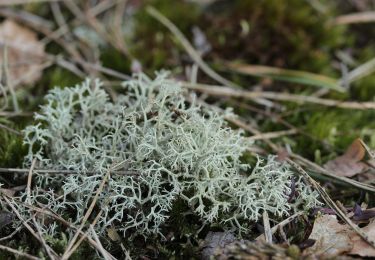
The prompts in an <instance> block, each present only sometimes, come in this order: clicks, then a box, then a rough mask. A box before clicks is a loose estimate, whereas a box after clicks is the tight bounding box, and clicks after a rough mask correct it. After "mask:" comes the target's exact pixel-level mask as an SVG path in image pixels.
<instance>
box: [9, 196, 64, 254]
mask: <svg viewBox="0 0 375 260" xmlns="http://www.w3.org/2000/svg"><path fill="white" fill-rule="evenodd" d="M2 198H3V199H4V200H5V201H6V203H7V204H8V205H9V207H11V208H12V211H13V213H14V214H15V215H16V216H17V218H18V219H19V220H20V221H21V222H22V224H23V225H24V226H25V227H26V228H27V229H28V230H29V231H30V233H31V234H32V235H33V236H34V237H35V238H36V239H37V240H38V241H39V242H40V243H42V244H43V241H42V240H41V238H40V237H39V235H37V234H36V233H35V231H34V229H33V228H32V227H30V225H29V224H27V222H26V221H25V220H24V219H23V218H22V216H21V214H20V213H19V211H18V210H17V209H16V208H15V207H14V205H13V204H12V202H11V201H10V200H9V199H8V198H7V197H6V196H4V195H3V196H2ZM43 245H44V246H45V247H47V248H48V250H49V251H50V252H53V253H54V254H55V255H57V254H56V253H55V252H54V251H53V250H52V248H50V247H49V246H48V245H46V244H43Z"/></svg>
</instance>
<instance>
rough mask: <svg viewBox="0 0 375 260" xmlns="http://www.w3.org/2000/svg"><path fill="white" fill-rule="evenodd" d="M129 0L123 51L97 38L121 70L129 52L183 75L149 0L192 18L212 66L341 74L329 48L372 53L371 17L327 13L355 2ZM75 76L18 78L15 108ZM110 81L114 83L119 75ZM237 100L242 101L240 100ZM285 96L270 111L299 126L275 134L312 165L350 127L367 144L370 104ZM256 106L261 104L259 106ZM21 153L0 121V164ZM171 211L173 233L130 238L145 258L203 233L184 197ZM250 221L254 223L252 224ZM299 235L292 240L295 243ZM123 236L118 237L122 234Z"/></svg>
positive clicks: (56, 50)
mask: <svg viewBox="0 0 375 260" xmlns="http://www.w3.org/2000/svg"><path fill="white" fill-rule="evenodd" d="M130 2H131V5H132V8H134V10H135V11H134V14H132V15H131V20H132V31H131V32H130V33H128V34H127V35H126V36H124V41H125V42H126V44H127V47H128V49H129V53H130V55H129V56H128V57H126V56H125V55H124V54H123V53H121V52H120V51H119V50H118V49H116V48H115V47H113V46H112V45H111V44H108V43H107V44H106V45H104V46H100V47H99V51H100V55H99V60H98V61H99V62H100V63H101V65H102V66H103V67H106V68H110V69H112V70H115V71H120V72H121V73H123V74H127V75H129V74H131V73H132V70H131V64H132V58H133V59H137V60H138V61H139V62H140V63H141V64H142V66H143V70H144V71H145V72H147V73H150V74H151V73H152V72H153V71H155V70H160V69H169V70H172V72H174V74H175V75H177V76H178V77H179V78H182V79H185V74H184V71H185V67H187V66H190V65H191V64H192V59H191V58H190V57H189V56H188V55H187V54H186V52H185V51H184V49H183V47H182V46H181V45H180V44H179V41H178V39H177V38H175V37H174V36H173V35H172V34H171V33H170V32H169V31H168V30H167V29H166V28H165V27H164V26H163V25H161V24H160V23H159V22H157V21H156V20H155V19H154V18H152V17H151V16H150V15H149V14H148V13H147V12H146V10H145V7H146V6H147V5H152V6H154V7H155V8H157V9H158V10H159V11H160V12H161V13H163V14H164V15H165V16H166V17H167V18H169V19H170V20H171V21H172V22H173V23H174V24H175V25H176V26H177V27H178V28H179V29H180V30H181V31H182V32H183V33H184V35H185V36H186V37H187V38H188V39H190V40H191V41H192V38H193V34H192V29H193V27H195V26H197V27H199V28H200V29H201V30H202V32H203V33H204V34H205V36H206V37H207V41H208V43H210V45H211V47H212V50H211V51H210V52H209V53H208V54H207V55H206V56H205V60H206V61H207V62H208V63H209V64H211V65H215V64H216V65H217V68H219V69H220V64H221V62H223V61H236V60H237V61H241V62H244V63H248V64H260V65H267V66H275V67H283V68H288V69H294V70H304V71H309V72H314V73H320V74H322V75H326V76H331V77H335V78H340V77H341V75H342V72H341V70H340V65H339V64H340V62H341V60H340V59H339V57H338V56H337V52H338V51H344V52H346V53H348V54H350V55H351V58H352V59H353V60H354V63H353V64H346V66H347V67H348V69H349V70H350V69H353V68H355V67H357V66H359V65H361V64H363V63H365V62H366V61H368V60H370V59H372V58H373V57H374V54H375V52H374V47H375V42H374V40H373V39H375V31H374V27H373V24H369V25H361V24H359V25H353V26H352V25H349V26H332V25H330V22H331V21H332V19H333V18H334V17H335V16H337V15H340V14H342V13H346V12H350V11H358V10H357V9H356V7H355V6H352V5H350V4H348V3H346V4H345V5H341V1H333V0H326V1H321V2H322V3H323V5H324V7H325V11H324V12H323V11H321V10H317V9H316V8H315V7H314V6H312V5H311V4H309V1H300V0H289V1H287V2H288V4H285V2H284V1H273V0H265V1H256V0H245V1H243V0H234V1H230V0H228V1H214V3H213V4H211V5H202V4H199V3H197V1H173V3H172V2H171V1H168V0H154V1H139V2H140V3H138V1H130ZM133 2H134V3H133ZM348 2H349V1H348ZM62 7H64V6H62ZM14 10H15V11H17V10H25V11H28V12H31V13H34V14H36V15H39V16H41V17H43V18H44V19H47V20H49V21H51V22H54V18H53V16H52V15H51V12H50V7H49V6H48V4H28V5H23V6H18V7H16V8H15V9H14ZM63 14H64V15H65V19H67V20H70V19H73V18H74V15H73V14H72V13H71V12H70V11H69V10H68V9H67V8H65V7H64V8H63ZM110 15H111V14H110ZM110 15H109V16H110ZM101 18H103V19H104V18H107V17H105V15H102V16H99V19H101ZM71 26H72V27H73V25H71ZM40 36H42V35H40ZM371 39H372V40H371ZM47 51H48V52H49V53H52V54H56V55H57V54H61V53H64V55H68V54H66V52H65V50H64V49H63V48H62V47H61V46H59V45H58V44H55V43H52V44H49V45H48V46H47ZM77 67H78V68H80V69H83V68H82V65H79V64H77ZM215 68H216V67H215ZM223 74H225V76H226V77H228V78H230V79H231V80H233V81H235V82H236V83H238V84H240V85H242V86H248V87H247V89H248V90H253V89H254V88H252V87H251V86H254V85H255V84H257V86H258V88H259V86H260V88H261V89H266V90H271V91H283V92H289V93H293V94H304V95H313V94H314V93H315V92H316V90H317V89H316V88H309V87H306V86H299V85H295V84H286V83H283V82H276V81H275V82H272V81H270V80H264V79H261V80H260V79H256V78H249V77H243V76H238V75H235V74H229V73H223ZM99 76H100V75H99ZM107 80H108V81H115V80H117V81H118V79H115V77H112V76H107ZM199 80H200V81H202V82H209V83H214V82H212V81H211V80H210V79H209V78H208V77H207V76H205V75H203V73H200V74H199ZM80 81H81V78H80V77H78V76H77V75H75V74H74V73H72V72H69V71H67V70H66V69H64V68H61V67H60V66H58V65H53V66H51V67H49V68H48V69H46V70H45V71H44V72H43V76H42V78H41V79H40V80H39V81H38V82H36V83H35V84H33V85H31V86H23V87H22V90H19V91H18V92H17V95H18V97H19V100H20V102H19V103H20V106H21V110H22V111H27V112H30V111H37V110H38V107H39V105H40V104H41V102H42V98H43V96H44V95H45V94H46V93H47V91H48V90H49V89H50V88H52V87H54V86H61V87H64V86H72V85H74V84H76V83H78V82H80ZM113 84H114V89H116V84H117V83H116V82H115V83H113ZM374 84H375V75H374V74H372V75H369V76H367V77H364V78H363V79H360V80H358V81H356V82H354V83H353V84H351V87H350V89H349V91H348V92H347V93H344V94H341V93H335V92H330V93H328V95H326V96H325V97H327V98H332V99H338V100H355V101H375V86H374ZM117 85H118V84H117ZM212 101H215V102H217V103H218V104H225V105H228V104H229V105H230V106H234V109H235V111H236V112H237V113H238V114H239V115H240V116H241V117H243V118H245V119H249V121H250V122H251V123H252V124H253V125H254V126H256V128H257V129H258V130H259V131H260V132H272V131H278V130H284V129H285V126H283V125H281V124H280V123H279V122H278V121H275V119H274V118H272V117H270V116H266V115H260V114H258V113H256V112H254V111H253V112H251V111H249V110H248V109H246V108H244V107H246V105H254V104H253V103H249V102H247V101H241V102H237V101H234V102H233V101H232V102H230V101H228V100H217V99H212ZM239 103H242V104H244V105H245V106H239V105H238V104H239ZM283 105H284V110H283V111H278V116H280V118H282V119H283V120H285V121H287V123H289V124H290V125H293V126H294V127H295V128H297V129H299V130H301V131H302V132H303V133H304V134H298V135H292V136H283V137H280V138H277V139H275V140H273V142H274V143H275V144H278V145H280V146H282V147H285V146H289V147H290V148H291V149H292V150H293V151H294V152H295V153H297V154H299V155H301V156H303V157H305V158H308V159H310V160H311V161H314V162H316V163H317V164H319V165H322V164H324V163H325V162H327V161H328V160H330V159H333V158H335V157H336V156H337V155H339V154H342V153H343V152H344V151H345V149H346V148H347V147H348V146H349V145H350V143H351V142H352V141H353V140H354V139H356V138H358V137H359V138H362V139H363V140H364V141H365V142H366V143H367V144H368V145H369V146H370V147H371V148H373V149H374V148H375V113H374V111H373V110H348V109H340V108H327V107H323V106H320V105H298V104H295V103H283ZM258 109H263V108H259V107H258ZM11 110H12V107H11V106H9V107H8V109H7V111H8V112H9V113H10V112H11ZM31 122H32V117H31V116H17V117H11V116H6V115H5V116H1V117H0V124H2V125H5V126H7V127H10V128H12V129H14V130H16V131H21V130H22V129H24V127H25V126H27V125H28V124H30V123H31ZM256 144H257V145H259V146H260V147H262V148H264V149H265V150H266V151H268V152H272V151H271V149H270V148H269V146H267V144H265V143H264V142H261V141H259V142H256ZM25 154H26V148H25V147H24V146H23V145H22V136H20V135H17V134H15V133H12V132H10V131H8V130H6V129H0V167H3V168H21V167H22V161H23V157H24V155H25ZM249 160H253V158H250V159H249ZM0 180H1V183H4V187H3V188H9V187H14V186H16V185H23V184H25V180H26V178H25V176H18V175H17V176H15V177H12V178H8V176H3V175H0ZM332 192H333V193H332V194H335V196H336V197H339V196H340V194H346V193H347V192H349V193H350V194H351V195H350V196H349V197H346V198H345V203H346V204H348V205H350V204H353V203H354V202H355V201H356V200H357V199H358V198H359V197H360V196H361V194H360V192H359V191H358V190H355V189H354V190H353V189H349V188H348V189H347V190H345V189H343V190H341V191H340V190H339V189H337V188H333V189H332ZM345 196H346V195H345ZM367 202H368V203H369V206H374V205H373V203H374V201H373V200H372V202H371V201H367ZM371 203H372V204H371ZM172 212H173V213H172V216H171V219H170V223H169V226H170V227H169V229H170V234H171V237H169V238H168V239H167V240H165V241H159V240H157V239H150V240H148V241H144V240H142V239H141V238H139V240H137V239H136V240H134V241H133V242H132V244H128V245H129V246H132V247H134V248H138V249H140V248H142V250H141V251H139V255H147V256H148V257H150V258H158V257H159V258H167V257H171V256H173V255H175V256H176V258H184V257H197V256H198V255H199V254H198V248H199V246H198V241H199V240H200V239H203V238H204V236H205V235H206V234H207V232H208V230H209V229H208V228H203V229H202V228H201V226H202V223H199V221H197V220H196V219H194V218H191V215H190V214H189V212H190V211H189V208H188V207H187V206H186V205H184V204H183V203H181V204H179V203H176V205H175V208H174V209H173V211H172ZM181 216H183V217H181ZM212 229H215V227H212ZM219 229H220V228H218V230H219ZM254 230H255V232H258V231H256V228H255V227H254ZM11 231H12V229H11V228H9V227H7V228H5V229H1V230H0V234H1V236H4V235H8V234H9V233H11ZM294 233H295V230H291V231H290V234H294ZM297 233H298V232H297ZM62 234H63V233H62ZM298 236H301V233H299V234H295V237H298ZM301 239H302V238H300V240H301ZM297 240H298V239H296V241H295V242H296V243H298V241H297ZM15 241H17V243H15ZM48 242H50V243H51V245H52V246H53V248H54V249H56V252H62V250H59V247H62V248H63V246H65V243H66V241H65V240H64V238H63V237H62V239H61V240H58V241H48ZM123 242H124V243H126V241H123ZM7 245H8V246H10V247H14V248H18V249H22V250H24V251H28V252H30V253H31V254H34V255H40V254H43V253H42V249H41V248H39V244H38V242H37V241H32V240H29V239H28V235H27V232H21V233H19V235H17V236H16V237H15V238H13V240H9V242H8V243H7ZM26 248H28V249H27V250H26ZM113 250H114V252H115V254H116V253H117V254H119V255H120V254H121V253H122V251H121V247H120V245H119V243H117V244H116V243H115V244H114V245H113ZM134 251H135V252H136V251H137V250H136V249H135V250H134ZM82 255H90V257H91V256H92V255H93V253H92V250H91V249H90V247H89V246H88V245H87V244H84V246H83V247H81V248H80V251H77V252H76V253H75V254H74V257H77V259H79V258H80V257H82ZM9 256H10V254H3V255H0V258H1V257H9ZM74 257H73V258H74Z"/></svg>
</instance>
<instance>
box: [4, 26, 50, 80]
mask: <svg viewBox="0 0 375 260" xmlns="http://www.w3.org/2000/svg"><path fill="white" fill-rule="evenodd" d="M4 46H6V50H7V51H6V52H5V53H7V61H8V62H7V64H5V65H6V66H7V67H8V71H9V80H10V82H11V83H12V84H13V85H19V84H31V83H33V82H35V81H36V80H38V79H39V78H40V76H41V71H42V69H43V67H42V65H41V63H42V61H43V59H44V56H45V52H44V44H42V43H40V42H39V41H38V38H37V35H36V33H35V32H33V31H31V30H29V29H27V28H25V27H22V26H20V25H18V24H17V23H15V22H13V21H12V20H9V19H8V20H5V21H4V22H2V23H1V24H0V64H3V62H4Z"/></svg>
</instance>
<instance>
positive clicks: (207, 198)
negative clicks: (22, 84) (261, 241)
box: [24, 72, 319, 237]
mask: <svg viewBox="0 0 375 260" xmlns="http://www.w3.org/2000/svg"><path fill="white" fill-rule="evenodd" d="M45 100H46V104H45V105H43V106H42V107H41V111H40V112H39V113H38V114H36V115H35V121H36V123H35V125H31V126H29V127H27V128H26V129H25V130H24V136H25V137H24V143H25V144H26V145H27V147H28V149H29V150H28V151H29V152H28V154H27V156H26V157H25V165H26V166H30V165H31V162H32V161H33V160H34V159H35V160H36V161H37V168H39V169H40V168H42V169H53V170H61V174H60V173H58V174H54V175H51V174H49V175H48V174H38V173H36V174H37V180H36V182H35V185H34V186H35V187H34V188H33V191H32V194H31V202H32V203H39V204H38V205H44V207H47V208H49V209H50V210H51V211H53V212H55V213H57V214H60V215H62V216H66V217H67V218H69V221H71V222H72V223H73V224H79V223H81V221H82V219H83V216H84V214H85V212H86V211H87V208H88V206H89V204H90V203H91V201H92V198H93V197H94V195H95V193H96V191H97V189H98V186H99V184H100V183H101V181H102V179H103V177H104V175H105V174H106V173H107V172H108V171H110V177H109V179H108V182H107V183H106V185H105V188H104V190H103V191H102V192H101V193H100V196H99V199H98V201H97V208H98V209H99V210H98V212H97V216H99V219H98V222H97V223H96V226H95V228H96V231H97V232H98V233H100V234H104V231H105V230H106V229H107V228H108V227H115V228H116V230H119V231H121V232H123V234H124V236H128V235H129V234H127V233H128V232H131V233H137V234H141V235H144V236H146V237H147V236H148V235H151V234H160V235H163V232H162V227H163V225H164V224H165V223H166V220H167V219H168V217H169V216H170V211H171V208H172V206H173V204H174V203H175V202H176V201H177V200H179V201H185V202H186V205H188V206H189V207H190V208H191V209H192V211H193V212H194V214H196V215H197V216H198V217H200V218H201V220H202V222H205V223H220V224H221V225H223V226H225V227H234V228H235V229H236V230H238V231H239V232H243V231H246V230H248V227H249V222H251V221H256V220H257V219H258V218H259V216H261V214H262V212H263V211H267V212H268V213H269V214H272V215H275V216H283V215H287V214H290V213H292V212H294V211H295V210H296V209H297V208H299V209H300V208H312V207H314V206H316V205H317V204H319V202H318V200H317V194H316V193H315V192H313V191H312V190H310V188H309V187H308V186H307V185H305V184H304V182H303V181H302V180H301V179H300V178H299V177H296V176H294V174H293V172H292V171H291V170H290V169H289V167H288V165H287V164H284V163H280V162H278V161H276V160H275V158H274V157H272V156H270V157H269V158H265V159H260V158H258V162H257V163H256V165H254V166H253V167H250V165H248V164H245V163H243V160H241V159H242V157H243V155H244V154H245V152H246V150H247V149H248V147H249V146H251V145H252V144H251V143H250V142H249V141H248V139H247V138H246V137H244V136H243V133H242V132H241V131H239V130H233V129H231V128H230V127H229V126H228V125H227V123H226V121H225V120H224V115H222V114H219V113H218V112H215V111H213V110H210V108H204V107H201V106H199V105H198V104H197V102H196V101H195V99H194V97H192V98H189V102H188V101H187V100H186V99H185V98H184V93H183V91H182V89H181V87H180V86H179V84H178V83H177V82H176V81H174V80H171V79H168V77H167V73H164V72H161V73H158V74H157V75H156V78H155V79H150V78H149V77H147V76H145V75H144V74H138V75H136V76H134V78H133V79H132V80H129V81H126V82H124V83H123V95H121V96H117V97H116V100H111V99H110V98H109V96H108V94H107V93H106V91H105V90H104V89H103V87H102V83H101V82H100V81H99V80H94V81H91V80H86V81H85V82H83V83H82V84H80V85H77V86H75V87H66V88H62V89H61V88H55V89H53V90H52V91H50V93H49V94H48V95H47V96H46V97H45ZM63 170H64V171H63ZM66 170H69V173H68V174H64V172H66ZM291 195H293V196H292V197H291ZM25 196H26V195H25ZM29 199H30V198H29ZM43 228H44V229H45V230H44V231H45V232H47V233H49V234H51V235H53V226H51V225H49V226H45V227H43Z"/></svg>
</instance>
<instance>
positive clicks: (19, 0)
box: [0, 0, 62, 6]
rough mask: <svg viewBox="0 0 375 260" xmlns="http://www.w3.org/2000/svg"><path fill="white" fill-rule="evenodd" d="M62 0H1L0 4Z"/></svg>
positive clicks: (56, 0) (55, 0)
mask: <svg viewBox="0 0 375 260" xmlns="http://www.w3.org/2000/svg"><path fill="white" fill-rule="evenodd" d="M58 1H62V0H1V1H0V6H5V5H23V4H30V3H43V2H58Z"/></svg>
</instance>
